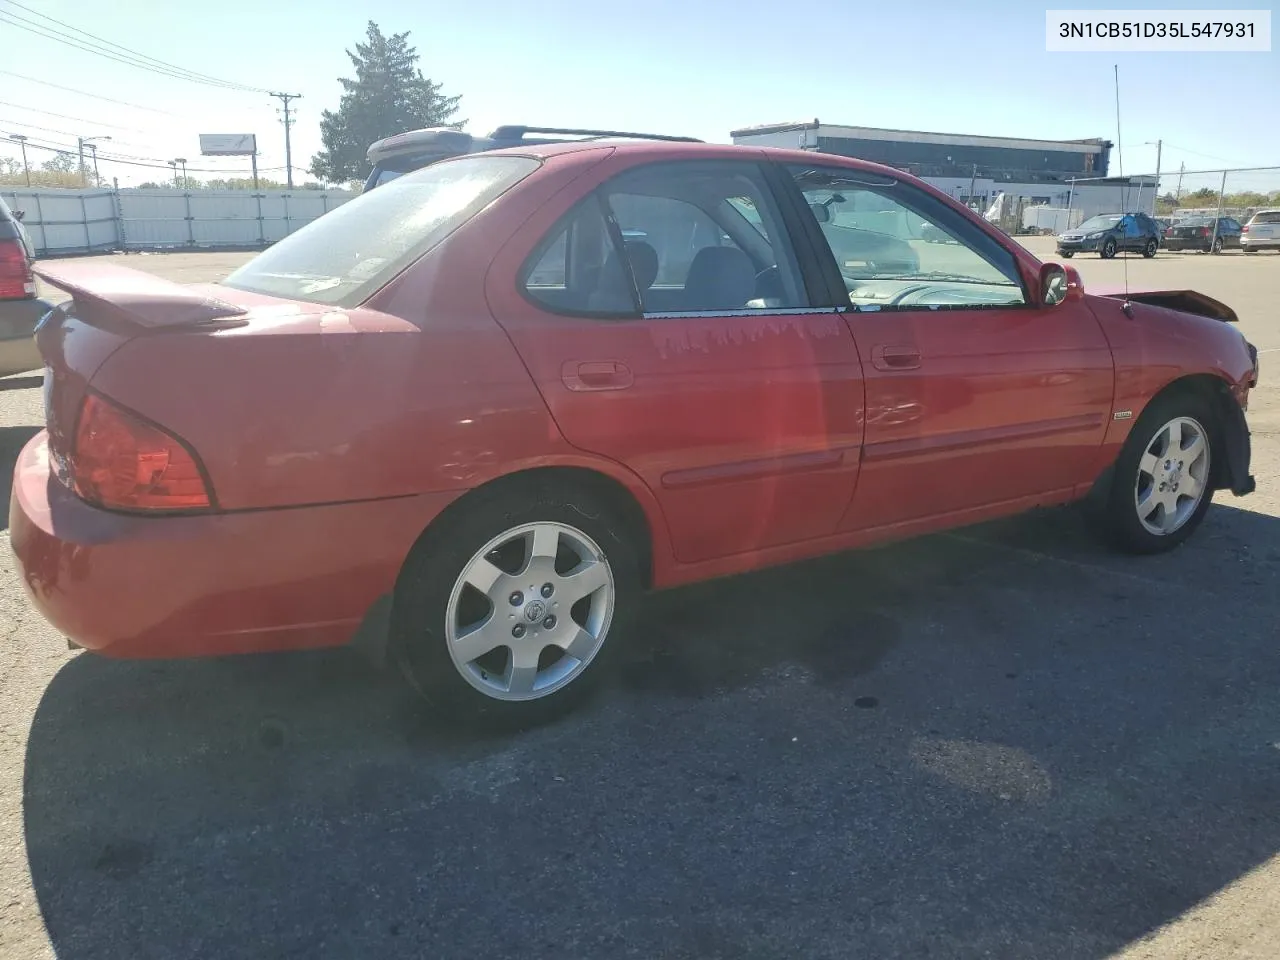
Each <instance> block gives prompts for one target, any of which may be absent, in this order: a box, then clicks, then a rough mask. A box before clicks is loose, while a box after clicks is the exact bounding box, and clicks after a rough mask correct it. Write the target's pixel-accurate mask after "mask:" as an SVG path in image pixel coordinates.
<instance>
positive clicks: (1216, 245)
mask: <svg viewBox="0 0 1280 960" xmlns="http://www.w3.org/2000/svg"><path fill="white" fill-rule="evenodd" d="M1221 252H1222V238H1221V237H1215V238H1214V241H1213V248H1212V249H1211V250H1210V253H1221Z"/></svg>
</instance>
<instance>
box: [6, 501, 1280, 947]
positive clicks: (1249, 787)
mask: <svg viewBox="0 0 1280 960" xmlns="http://www.w3.org/2000/svg"><path fill="white" fill-rule="evenodd" d="M1278 588H1280V520H1277V519H1275V518H1272V517H1269V516H1264V515H1260V514H1255V513H1250V512H1247V511H1244V510H1240V509H1237V508H1235V507H1234V506H1232V505H1231V498H1230V497H1229V496H1228V497H1227V498H1226V499H1225V500H1224V501H1223V503H1222V505H1220V506H1219V507H1218V508H1216V509H1215V510H1214V511H1211V513H1210V515H1209V519H1208V521H1207V522H1206V524H1205V526H1204V528H1203V529H1202V530H1201V531H1199V533H1198V535H1197V537H1196V538H1195V539H1193V540H1192V541H1191V542H1189V543H1188V544H1186V545H1185V546H1184V547H1183V548H1182V549H1180V550H1178V551H1175V552H1174V553H1172V554H1168V555H1164V556H1159V557H1150V558H1142V559H1137V558H1130V557H1121V556H1116V555H1113V554H1111V553H1109V552H1107V551H1106V550H1105V549H1103V548H1102V547H1101V546H1099V544H1098V543H1097V542H1096V541H1095V540H1094V539H1093V538H1092V537H1091V536H1089V535H1087V534H1085V533H1083V532H1082V531H1081V528H1080V524H1079V517H1078V515H1077V514H1076V512H1075V511H1052V512H1048V513H1045V514H1040V515H1034V516H1030V517H1026V518H1020V519H1017V520H1011V521H1003V522H999V523H994V524H988V525H984V526H981V527H975V528H971V529H967V530H963V531H958V532H956V533H953V534H944V535H939V536H934V537H928V538H923V539H920V540H915V541H911V542H908V543H904V544H899V545H895V546H889V547H884V548H881V549H877V550H869V551H862V552H858V553H851V554H845V555H841V556H836V557H829V558H825V559H822V560H818V561H813V562H809V563H804V564H798V565H794V566H791V567H787V568H782V569H778V570H773V571H768V572H763V573H759V574H754V575H750V576H744V577H738V578H732V579H726V580H721V581H716V582H712V583H707V584H702V585H699V586H696V587H690V588H687V589H682V590H678V591H671V592H669V593H665V594H661V595H658V596H655V597H654V598H653V600H652V602H651V603H650V604H649V605H648V606H647V608H646V610H645V612H644V614H643V616H642V617H641V618H640V624H639V629H638V631H637V633H636V635H635V638H634V641H633V643H632V645H631V647H630V649H629V651H628V657H627V663H626V664H625V667H624V670H623V675H622V678H621V680H620V682H619V683H618V684H617V685H616V686H614V687H613V688H611V689H610V690H609V691H607V692H606V693H605V695H604V696H602V697H600V698H598V699H597V700H596V701H594V702H593V703H592V704H591V705H589V706H588V707H587V708H585V709H583V710H581V711H579V712H577V713H575V714H573V715H571V716H570V717H567V718H565V719H563V720H561V721H559V722H557V723H554V724H550V725H547V726H544V727H541V728H538V729H535V730H530V731H526V732H524V733H521V734H516V735H509V736H506V737H496V736H490V737H478V736H475V735H471V734H467V733H466V732H464V731H461V730H459V729H456V728H453V727H451V726H450V725H449V724H447V723H445V722H442V721H440V720H438V719H431V718H429V717H428V716H427V715H425V714H424V713H423V712H422V711H421V710H419V709H418V706H417V704H416V702H415V701H414V700H413V698H412V696H411V695H410V694H409V693H408V692H407V690H406V689H405V687H404V686H403V685H402V684H401V683H399V682H398V681H397V680H395V679H394V678H392V677H390V676H386V675H382V674H378V673H376V672H374V671H373V670H372V669H371V668H367V667H365V666H364V665H363V664H362V663H361V662H360V661H359V660H357V659H356V658H355V656H354V655H353V654H350V653H349V652H347V651H333V652H325V653H314V654H299V655H291V656H262V657H244V658H231V659H220V660H205V661H188V662H116V661H109V660H105V659H102V658H98V657H93V656H90V655H84V654H82V655H79V656H76V657H74V658H73V659H71V660H70V661H69V662H68V663H67V664H66V665H65V666H64V667H63V668H62V669H61V670H60V671H59V672H58V673H57V674H56V676H55V677H54V678H53V680H52V682H51V683H50V684H49V686H48V688H47V690H46V692H45V694H44V697H43V699H42V701H41V703H40V705H39V708H38V710H37V712H36V715H35V719H34V723H33V725H32V728H31V731H30V737H29V741H28V747H27V756H26V771H25V779H24V785H23V811H24V818H25V824H24V826H25V837H26V849H27V855H28V858H29V862H30V869H31V876H32V878H33V882H34V887H35V892H36V896H37V898H38V902H39V905H40V908H41V911H42V913H43V917H44V921H45V925H46V928H47V931H48V936H49V938H50V940H51V942H52V946H53V950H54V952H55V953H56V954H57V955H58V956H59V957H60V958H63V960H81V958H89V957H93V958H114V957H120V958H126V957H127V958H130V960H134V958H142V957H166V958H168V957H177V956H218V957H241V956H244V957H295V956H296V957H307V958H308V960H312V958H319V957H354V956H362V957H364V956H368V957H373V956H389V955H424V956H425V955H430V956H438V957H452V956H458V957H463V956H478V955H482V956H495V957H496V956H502V957H506V956H513V957H514V956H520V957H542V956H546V957H552V956H554V957H563V956H567V955H569V956H591V957H608V956H623V955H627V956H631V955H636V954H635V952H636V951H638V952H639V954H640V955H644V956H666V957H698V958H715V957H726V958H727V957H735V958H739V957H741V958H754V957H777V956H806V957H827V956H830V957H836V956H839V957H842V958H843V957H854V956H858V957H861V956H866V957H882V956H923V955H926V954H928V955H932V956H939V955H941V956H949V957H979V956H982V957H1015V956H1016V957H1023V956H1035V957H1037V958H1057V957H1063V958H1065V957H1072V958H1075V957H1099V958H1100V957H1104V956H1107V955H1109V954H1110V953H1112V952H1113V951H1114V950H1116V949H1118V948H1119V947H1121V946H1122V945H1124V944H1125V943H1127V942H1129V941H1131V940H1133V939H1135V938H1137V937H1141V936H1143V935H1145V934H1148V933H1149V932H1151V931H1153V930H1155V929H1156V928H1157V927H1159V926H1161V925H1162V924H1164V923H1166V922H1168V921H1170V920H1173V919H1175V918H1177V917H1178V916H1179V915H1180V914H1181V913H1183V912H1184V911H1186V910H1187V909H1188V908H1190V907H1192V906H1193V905H1195V904H1197V903H1199V902H1200V901H1201V900H1203V899H1204V898H1206V897H1208V896H1210V895H1211V894H1213V893H1214V892H1215V891H1217V890H1219V889H1221V888H1222V887H1223V886H1224V885H1226V884H1228V883H1230V882H1231V881H1232V880H1234V879H1236V878H1238V877H1240V876H1241V875H1242V874H1244V873H1245V872H1247V871H1249V870H1250V869H1251V868H1253V867H1255V866H1256V865H1258V864H1259V863H1261V862H1264V861H1266V860H1267V859H1268V858H1270V857H1272V856H1273V855H1275V854H1276V853H1277V851H1278V850H1280V821H1278V820H1277V818H1276V817H1275V816H1274V800H1275V797H1276V796H1278V795H1280V763H1278V762H1277V761H1278V760H1280V753H1278V752H1277V749H1276V746H1275V744H1276V742H1277V741H1278V740H1280V735H1278V732H1277V728H1276V727H1275V719H1274V718H1275V717H1276V716H1280V652H1277V644H1276V643H1275V635H1274V634H1275V632H1274V623H1275V622H1276V616H1277V613H1280V589H1278ZM16 639H19V640H20V639H21V638H20V637H18V638H16Z"/></svg>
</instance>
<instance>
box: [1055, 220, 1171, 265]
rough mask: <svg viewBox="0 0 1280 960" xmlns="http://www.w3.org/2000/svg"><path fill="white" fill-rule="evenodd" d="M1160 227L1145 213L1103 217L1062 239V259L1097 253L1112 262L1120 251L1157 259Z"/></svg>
mask: <svg viewBox="0 0 1280 960" xmlns="http://www.w3.org/2000/svg"><path fill="white" fill-rule="evenodd" d="M1161 235H1162V231H1161V229H1160V225H1159V224H1158V223H1156V222H1155V221H1154V220H1152V219H1151V218H1150V217H1148V216H1147V215H1146V214H1145V213H1101V214H1098V216H1096V217H1090V218H1089V219H1088V220H1086V221H1085V222H1084V223H1082V224H1080V226H1078V227H1076V228H1075V229H1074V230H1067V231H1064V232H1063V233H1062V234H1061V235H1060V236H1059V237H1058V256H1060V257H1068V258H1070V257H1072V256H1074V255H1075V254H1077V253H1086V252H1087V253H1097V254H1098V256H1100V257H1102V258H1103V259H1104V260H1110V259H1111V258H1112V257H1114V256H1115V255H1116V254H1117V253H1119V252H1120V251H1124V250H1128V251H1132V252H1134V253H1141V254H1142V255H1143V256H1144V257H1154V256H1155V255H1156V251H1157V250H1159V249H1160V237H1161Z"/></svg>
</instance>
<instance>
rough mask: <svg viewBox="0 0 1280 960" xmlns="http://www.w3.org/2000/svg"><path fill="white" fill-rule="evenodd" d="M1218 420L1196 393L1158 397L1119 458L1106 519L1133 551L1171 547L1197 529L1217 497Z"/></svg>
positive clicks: (1124, 546) (1118, 540)
mask: <svg viewBox="0 0 1280 960" xmlns="http://www.w3.org/2000/svg"><path fill="white" fill-rule="evenodd" d="M1215 426H1216V425H1215V421H1214V418H1213V414H1212V411H1211V410H1209V409H1208V407H1207V406H1206V404H1205V403H1204V402H1203V401H1201V400H1200V399H1199V398H1198V397H1196V396H1194V395H1192V394H1173V395H1170V396H1167V397H1164V398H1161V399H1159V400H1157V401H1156V402H1155V403H1153V404H1152V405H1151V406H1150V407H1148V408H1147V410H1146V411H1145V412H1144V413H1143V415H1142V416H1141V417H1140V418H1139V419H1138V422H1137V423H1136V424H1134V427H1133V431H1132V433H1130V434H1129V439H1128V441H1127V442H1126V443H1125V446H1124V449H1123V450H1122V451H1121V453H1120V457H1119V458H1118V459H1117V460H1116V467H1115V475H1114V477H1113V479H1112V487H1111V495H1110V498H1109V503H1108V506H1107V511H1106V524H1107V527H1108V531H1109V533H1110V534H1111V535H1112V539H1113V540H1114V541H1115V543H1116V544H1117V546H1119V547H1121V548H1122V549H1124V550H1127V551H1129V552H1131V553H1160V552H1163V551H1165V550H1171V549H1173V548H1174V547H1176V546H1177V545H1178V544H1180V543H1182V542H1183V541H1184V540H1186V539H1187V537H1189V536H1191V534H1192V533H1193V532H1194V531H1195V529H1196V527H1198V526H1199V525H1200V523H1201V521H1203V520H1204V516H1205V514H1206V513H1207V512H1208V510H1209V505H1210V503H1211V502H1212V500H1213V489H1212V486H1213V485H1212V478H1213V472H1212V470H1213V454H1214V450H1215V441H1214V434H1213V430H1214V429H1215Z"/></svg>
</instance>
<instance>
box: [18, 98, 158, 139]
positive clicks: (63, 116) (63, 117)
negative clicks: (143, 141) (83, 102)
mask: <svg viewBox="0 0 1280 960" xmlns="http://www.w3.org/2000/svg"><path fill="white" fill-rule="evenodd" d="M0 107H13V108H14V109H15V110H26V111H28V112H29V113H36V114H39V115H40V116H42V117H57V118H58V119H59V120H74V121H76V122H77V123H89V124H93V125H94V126H98V127H110V128H111V129H112V130H128V131H130V132H131V133H146V132H147V131H146V130H143V129H141V128H139V127H122V126H120V124H118V123H106V122H104V121H102V120H89V119H88V118H86V117H73V116H71V115H69V114H66V113H54V112H53V111H52V110H37V109H36V108H35V107H28V106H24V105H23V104H21V103H10V102H9V101H8V100H0Z"/></svg>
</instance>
